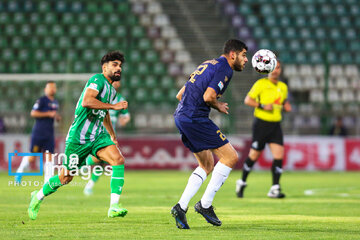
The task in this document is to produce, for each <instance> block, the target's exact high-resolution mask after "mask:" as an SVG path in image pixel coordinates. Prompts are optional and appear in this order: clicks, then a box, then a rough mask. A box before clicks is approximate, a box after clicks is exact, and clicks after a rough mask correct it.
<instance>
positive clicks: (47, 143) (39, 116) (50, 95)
mask: <svg viewBox="0 0 360 240" xmlns="http://www.w3.org/2000/svg"><path fill="white" fill-rule="evenodd" d="M44 92H45V95H44V96H42V97H40V98H39V99H38V100H36V102H35V104H34V106H33V108H32V110H31V113H30V115H31V117H33V118H35V124H34V127H33V129H32V133H31V147H30V152H32V153H40V152H42V153H44V156H43V159H46V162H45V167H44V170H45V171H44V183H45V182H47V180H48V179H49V178H50V177H51V176H52V171H53V163H52V161H51V153H54V148H55V137H54V120H56V121H60V119H61V117H60V115H59V114H58V113H57V111H58V109H59V103H58V101H57V100H56V99H55V94H56V83H55V82H54V81H48V82H47V83H46V86H45V89H44ZM47 151H48V152H47ZM35 159H36V157H35V156H26V157H23V159H22V161H21V163H20V166H19V168H18V169H17V171H16V172H17V173H22V172H24V170H25V169H26V168H27V167H28V166H29V164H30V163H31V162H34V161H35ZM21 178H22V176H19V175H18V176H15V182H16V183H21Z"/></svg>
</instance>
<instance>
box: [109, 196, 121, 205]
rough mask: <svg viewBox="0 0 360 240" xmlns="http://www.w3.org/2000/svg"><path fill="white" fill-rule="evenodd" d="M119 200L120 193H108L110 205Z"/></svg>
mask: <svg viewBox="0 0 360 240" xmlns="http://www.w3.org/2000/svg"><path fill="white" fill-rule="evenodd" d="M119 200H120V194H116V193H112V194H111V195H110V206H111V205H112V204H114V203H119Z"/></svg>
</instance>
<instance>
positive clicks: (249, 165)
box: [242, 157, 256, 182]
mask: <svg viewBox="0 0 360 240" xmlns="http://www.w3.org/2000/svg"><path fill="white" fill-rule="evenodd" d="M255 162H256V161H253V160H251V159H250V158H249V157H247V158H246V160H245V162H244V166H243V172H242V180H243V182H246V179H247V177H248V175H249V173H250V172H251V169H252V167H253V166H254V164H255Z"/></svg>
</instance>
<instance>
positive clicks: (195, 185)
mask: <svg viewBox="0 0 360 240" xmlns="http://www.w3.org/2000/svg"><path fill="white" fill-rule="evenodd" d="M206 177H207V175H206V172H205V170H204V169H202V168H201V167H197V168H196V169H195V170H194V171H193V172H192V174H191V176H190V177H189V181H188V183H187V185H186V188H185V190H184V192H183V194H182V195H181V198H180V200H179V204H180V207H181V208H182V209H183V210H186V208H187V207H188V204H189V202H190V200H191V198H192V197H193V196H194V195H195V194H196V193H197V191H199V188H200V187H201V185H202V183H203V182H204V181H205V179H206Z"/></svg>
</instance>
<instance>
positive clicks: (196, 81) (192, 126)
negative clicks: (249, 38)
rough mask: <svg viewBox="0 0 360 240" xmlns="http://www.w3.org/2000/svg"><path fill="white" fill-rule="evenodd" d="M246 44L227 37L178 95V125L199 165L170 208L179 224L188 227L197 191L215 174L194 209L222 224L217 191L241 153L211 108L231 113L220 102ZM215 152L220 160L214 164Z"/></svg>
mask: <svg viewBox="0 0 360 240" xmlns="http://www.w3.org/2000/svg"><path fill="white" fill-rule="evenodd" d="M246 53H247V46H246V45H245V44H244V43H243V42H242V41H240V40H236V39H230V40H228V41H227V42H226V43H225V45H224V49H223V54H222V55H221V56H220V57H219V58H216V59H212V60H208V61H205V62H203V63H202V64H201V65H199V66H198V68H197V69H196V70H195V71H194V72H193V73H192V74H191V75H190V78H189V80H188V81H187V82H186V83H185V86H183V87H182V88H181V89H180V91H179V92H178V94H177V96H176V98H177V99H178V100H179V101H180V102H179V104H178V107H177V109H176V111H175V114H174V118H175V124H176V126H177V128H178V129H179V132H180V134H181V139H182V141H183V143H184V145H185V146H186V147H187V148H189V149H190V151H191V152H193V154H194V155H195V158H196V159H197V161H198V163H199V166H198V167H197V168H196V169H195V170H194V171H193V173H192V174H191V176H190V178H189V180H188V184H187V186H186V188H185V190H184V192H183V194H182V196H181V198H180V200H179V202H178V203H177V204H176V205H175V206H174V207H173V208H172V209H171V214H172V215H173V217H174V218H175V221H176V226H177V227H178V228H180V229H189V228H190V227H189V225H188V223H187V219H186V212H187V209H188V204H189V202H190V200H191V198H192V197H193V196H194V195H195V194H196V193H197V191H198V190H199V188H200V186H201V185H202V183H203V182H204V181H205V179H206V177H207V176H208V175H209V174H210V173H211V172H212V177H211V179H210V182H209V184H208V186H207V188H206V190H205V193H204V195H203V196H202V198H201V200H200V201H199V202H197V203H196V204H195V207H194V208H195V211H196V212H198V213H200V214H201V215H202V216H203V217H204V218H205V219H206V220H207V221H208V222H209V223H211V224H213V225H215V226H220V225H221V224H222V223H221V221H220V220H219V219H218V217H217V216H216V214H215V212H214V209H213V206H212V202H213V199H214V197H215V194H216V192H217V191H218V190H219V189H220V187H221V186H222V185H223V184H224V182H225V180H226V179H227V178H228V176H229V174H230V172H231V170H232V168H233V167H235V165H236V163H237V161H238V154H237V152H236V151H235V149H234V148H233V146H232V145H231V144H230V143H229V141H228V140H227V138H226V136H225V135H224V134H223V133H222V132H221V131H220V129H219V128H218V127H217V126H216V125H215V124H214V123H213V122H212V121H211V120H210V119H209V113H210V110H211V108H214V109H216V110H218V111H219V112H221V113H224V114H228V109H229V107H228V104H227V103H225V102H220V101H218V98H219V97H221V96H222V94H223V93H224V92H225V90H226V88H227V87H228V85H229V83H230V79H231V77H232V75H233V71H234V70H235V71H242V70H243V69H244V66H245V64H246V62H247V61H248V59H247V57H246ZM213 154H215V155H216V156H217V157H218V158H219V162H218V163H217V164H216V166H215V167H214V157H213Z"/></svg>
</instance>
